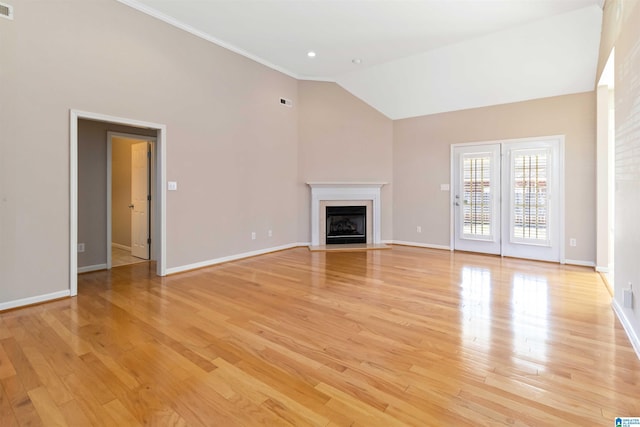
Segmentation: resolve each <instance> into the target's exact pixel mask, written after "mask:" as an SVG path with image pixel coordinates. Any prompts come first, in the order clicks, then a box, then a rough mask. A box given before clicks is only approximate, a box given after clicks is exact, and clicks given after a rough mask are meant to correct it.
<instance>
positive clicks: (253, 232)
mask: <svg viewBox="0 0 640 427" xmlns="http://www.w3.org/2000/svg"><path fill="white" fill-rule="evenodd" d="M251 240H256V232H255V231H252V232H251Z"/></svg>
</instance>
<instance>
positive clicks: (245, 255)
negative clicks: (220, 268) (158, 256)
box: [167, 243, 309, 274]
mask: <svg viewBox="0 0 640 427" xmlns="http://www.w3.org/2000/svg"><path fill="white" fill-rule="evenodd" d="M308 245H309V244H308V243H289V244H287V245H282V246H275V247H272V248H266V249H259V250H257V251H251V252H244V253H241V254H236V255H229V256H225V257H220V258H215V259H211V260H207V261H201V262H196V263H193V264H187V265H182V266H180V267H172V268H167V274H176V273H182V272H185V271H189V270H195V269H197V268H203V267H210V266H212V265H216V264H222V263H224V262H229V261H237V260H239V259H243V258H250V257H254V256H258V255H264V254H268V253H271V252H278V251H283V250H286V249H292V248H297V247H299V246H308Z"/></svg>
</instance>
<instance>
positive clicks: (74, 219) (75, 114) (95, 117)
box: [69, 110, 167, 296]
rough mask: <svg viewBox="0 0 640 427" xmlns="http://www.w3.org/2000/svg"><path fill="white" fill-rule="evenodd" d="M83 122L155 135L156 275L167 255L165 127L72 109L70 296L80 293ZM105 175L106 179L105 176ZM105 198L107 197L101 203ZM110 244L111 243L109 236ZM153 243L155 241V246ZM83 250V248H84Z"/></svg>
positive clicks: (153, 207) (153, 209)
mask: <svg viewBox="0 0 640 427" xmlns="http://www.w3.org/2000/svg"><path fill="white" fill-rule="evenodd" d="M80 120H89V121H94V122H99V123H106V124H109V125H115V126H118V125H122V126H127V127H133V128H138V129H141V130H145V131H147V132H148V131H153V133H155V135H156V137H155V138H156V139H155V144H154V145H153V146H154V148H155V149H154V150H153V152H152V159H151V164H152V170H153V176H154V180H153V181H152V182H151V186H152V195H155V200H153V199H152V200H151V209H150V212H149V213H150V215H151V216H152V218H153V220H152V227H151V231H150V234H151V242H152V245H151V253H150V258H151V259H152V260H154V261H156V274H157V275H159V276H165V275H166V252H167V249H166V188H165V187H164V182H166V126H165V125H163V124H157V123H152V122H145V121H140V120H134V119H127V118H121V117H115V116H109V115H104V114H98V113H91V112H85V111H78V110H71V111H70V118H69V129H70V132H69V135H70V136H69V213H70V214H69V291H70V294H71V296H75V295H77V294H78V255H79V254H78V252H79V249H80V248H79V245H78V198H79V195H78V171H79V162H78V127H79V121H80ZM143 138H144V137H143ZM104 147H105V151H106V144H104ZM102 159H103V160H102V162H104V157H103V158H102ZM94 164H95V163H94ZM101 164H102V166H101V167H102V168H104V167H105V166H104V165H105V164H106V162H104V163H101ZM103 176H104V177H105V178H106V173H105V174H104V175H103ZM105 187H106V185H105ZM105 187H103V190H102V191H106V188H105ZM105 199H106V197H105V198H104V199H102V200H105ZM103 212H104V211H103ZM100 227H101V226H100ZM100 227H98V228H100ZM106 228H107V226H106V225H105V226H104V229H103V230H104V234H102V236H103V237H101V238H100V241H101V242H102V241H104V239H105V238H106V237H107V236H106V234H107V233H106ZM98 231H99V230H98ZM107 241H110V236H109V239H107ZM153 242H155V244H154V243H153ZM100 246H101V248H105V247H106V244H105V246H102V245H100ZM82 249H84V245H83V248H82ZM101 250H104V249H101ZM109 252H110V251H107V253H109ZM106 261H107V254H104V260H103V261H102V262H104V263H105V266H106ZM103 268H104V267H103Z"/></svg>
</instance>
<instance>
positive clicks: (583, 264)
mask: <svg viewBox="0 0 640 427" xmlns="http://www.w3.org/2000/svg"><path fill="white" fill-rule="evenodd" d="M560 264H569V265H579V266H581V267H595V266H596V263H595V262H593V261H580V260H575V259H564V260H562V261H560Z"/></svg>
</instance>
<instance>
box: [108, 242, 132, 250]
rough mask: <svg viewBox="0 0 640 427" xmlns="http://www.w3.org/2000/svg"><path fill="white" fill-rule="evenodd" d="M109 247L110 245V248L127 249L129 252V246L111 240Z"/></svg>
mask: <svg viewBox="0 0 640 427" xmlns="http://www.w3.org/2000/svg"><path fill="white" fill-rule="evenodd" d="M111 247H112V248H118V249H122V250H125V251H129V252H131V246H125V245H121V244H120V243H113V242H111Z"/></svg>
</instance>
